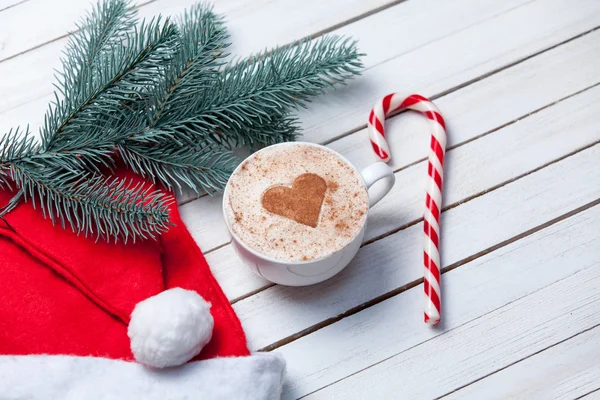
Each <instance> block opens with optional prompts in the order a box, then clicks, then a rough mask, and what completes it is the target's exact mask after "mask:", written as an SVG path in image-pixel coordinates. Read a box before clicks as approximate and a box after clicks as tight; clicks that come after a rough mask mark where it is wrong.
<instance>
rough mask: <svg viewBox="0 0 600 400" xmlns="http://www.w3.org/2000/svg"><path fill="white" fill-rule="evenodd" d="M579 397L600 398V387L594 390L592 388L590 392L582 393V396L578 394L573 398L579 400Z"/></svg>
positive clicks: (590, 399) (592, 399) (588, 399)
mask: <svg viewBox="0 0 600 400" xmlns="http://www.w3.org/2000/svg"><path fill="white" fill-rule="evenodd" d="M581 399H585V400H598V399H600V387H599V388H598V389H596V390H592V391H591V392H588V393H586V394H584V395H583V396H579V397H577V398H575V399H573V400H581Z"/></svg>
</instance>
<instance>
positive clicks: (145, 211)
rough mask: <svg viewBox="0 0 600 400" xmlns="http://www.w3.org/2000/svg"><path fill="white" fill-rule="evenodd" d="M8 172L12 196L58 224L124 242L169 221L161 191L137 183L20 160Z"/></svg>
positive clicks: (159, 228)
mask: <svg viewBox="0 0 600 400" xmlns="http://www.w3.org/2000/svg"><path fill="white" fill-rule="evenodd" d="M11 177H12V179H13V180H14V182H15V183H16V185H17V187H18V188H19V189H20V190H19V192H18V193H17V195H16V196H15V198H17V199H20V197H23V198H24V199H25V200H28V201H30V202H31V203H32V204H33V206H34V207H40V208H41V210H42V213H43V215H44V217H46V218H50V219H51V220H52V222H53V223H55V222H56V221H57V220H60V222H61V223H62V226H63V228H64V227H65V226H66V223H68V224H69V226H70V227H71V229H72V230H73V231H74V232H76V233H77V234H80V233H83V234H84V235H86V236H88V235H95V236H96V238H105V239H110V238H113V239H115V240H117V239H124V240H125V241H127V240H128V239H129V238H132V239H133V240H135V239H136V238H155V237H156V234H160V233H162V232H164V231H166V230H167V229H168V226H169V215H168V207H169V205H170V203H169V200H168V198H167V196H166V195H165V194H164V193H162V192H160V191H151V190H149V189H148V188H147V187H146V186H145V185H144V184H143V183H138V184H133V183H132V181H131V180H127V179H115V178H105V177H102V176H97V175H90V174H84V175H81V174H74V173H72V172H69V171H64V170H60V169H53V170H48V168H46V169H36V168H31V167H30V166H24V165H22V164H21V163H14V164H12V165H11ZM12 203H13V202H12V201H11V203H10V204H9V205H11V204H12ZM8 211H10V209H5V210H3V211H2V213H1V214H0V217H1V216H3V215H5V214H6V212H8Z"/></svg>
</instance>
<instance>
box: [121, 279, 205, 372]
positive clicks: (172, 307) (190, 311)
mask: <svg viewBox="0 0 600 400" xmlns="http://www.w3.org/2000/svg"><path fill="white" fill-rule="evenodd" d="M213 327H214V320H213V317H212V315H211V314H210V303H208V302H207V301H206V300H204V299H203V298H202V296H200V295H199V294H198V293H196V292H194V291H193V290H185V289H182V288H173V289H169V290H165V291H164V292H161V293H159V294H157V295H156V296H152V297H149V298H147V299H146V300H144V301H141V302H139V303H138V304H137V305H136V306H135V309H134V310H133V313H131V321H130V322H129V327H128V329H127V335H129V339H130V340H131V352H132V353H133V356H134V357H135V359H136V360H137V361H138V362H140V363H142V364H144V365H148V366H150V367H155V368H164V367H174V366H176V365H181V364H183V363H185V362H188V361H189V360H191V359H192V358H194V357H195V356H197V355H198V354H200V351H201V350H202V348H203V347H204V346H205V345H206V344H207V343H208V342H209V341H210V338H211V337H212V331H213Z"/></svg>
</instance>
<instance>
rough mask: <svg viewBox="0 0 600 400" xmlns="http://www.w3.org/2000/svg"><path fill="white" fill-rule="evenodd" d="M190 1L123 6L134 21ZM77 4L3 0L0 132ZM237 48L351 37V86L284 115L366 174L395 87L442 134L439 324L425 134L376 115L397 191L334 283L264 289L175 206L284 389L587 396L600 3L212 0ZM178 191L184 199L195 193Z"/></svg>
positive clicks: (17, 113) (594, 358) (45, 95)
mask: <svg viewBox="0 0 600 400" xmlns="http://www.w3.org/2000/svg"><path fill="white" fill-rule="evenodd" d="M192 3H193V1H192V0H174V1H173V0H170V1H167V0H154V1H146V0H137V1H136V2H135V4H136V5H137V6H138V7H139V12H140V15H141V16H150V15H154V14H157V13H163V14H165V15H176V14H177V13H179V12H180V11H181V10H183V9H184V8H186V7H188V6H189V5H191V4H192ZM88 6H89V4H88V2H81V1H78V0H57V1H53V2H47V1H44V0H25V1H19V0H0V129H1V130H2V131H3V132H4V131H6V130H7V129H8V128H10V127H12V126H15V125H17V124H21V125H24V124H27V123H30V124H31V125H32V126H33V127H34V128H35V127H36V126H37V125H39V123H40V121H41V120H42V117H43V112H44V110H45V108H46V106H47V103H48V101H49V99H50V97H51V93H52V76H53V73H54V72H53V69H54V68H58V67H59V65H60V62H59V57H60V52H61V49H62V48H63V46H64V45H65V42H66V36H65V35H66V34H67V31H69V30H71V29H73V28H74V26H75V25H74V22H75V21H76V19H77V17H78V16H79V15H81V14H82V13H83V12H85V10H87V9H88ZM215 8H216V10H217V11H219V12H223V13H225V14H226V15H227V21H228V27H229V29H230V31H231V34H232V40H233V41H234V45H233V46H232V47H231V51H232V53H234V54H236V55H245V54H249V53H252V52H256V51H259V50H261V49H263V48H265V47H272V46H277V45H283V44H287V43H291V42H294V41H295V40H299V39H301V38H304V37H308V36H319V35H322V34H323V33H327V32H331V33H334V34H342V35H350V36H353V37H355V38H356V39H358V40H359V46H360V48H361V50H363V51H364V52H365V53H366V54H367V56H366V57H365V65H366V70H365V72H364V74H363V76H362V77H360V78H359V79H358V80H356V81H355V82H353V83H351V84H350V85H348V86H347V87H344V88H341V89H340V90H338V91H336V92H333V93H330V94H327V95H325V96H322V97H321V98H319V99H317V100H316V101H315V102H314V103H313V104H312V105H311V106H310V107H309V108H308V109H307V110H301V111H300V112H299V115H300V119H301V122H302V126H303V129H304V140H307V141H312V142H318V143H327V145H328V146H329V147H331V148H333V149H335V150H337V151H339V152H341V153H342V154H344V155H345V156H346V157H347V158H348V159H350V160H351V161H352V162H353V163H355V164H356V165H357V166H358V167H359V168H363V167H365V166H367V165H369V164H370V163H372V162H373V161H375V157H374V156H373V155H372V154H371V153H370V149H369V148H368V141H367V135H366V131H365V130H364V127H365V126H366V116H367V115H368V111H369V109H370V107H371V106H372V104H373V102H374V101H376V100H377V99H378V98H379V97H381V96H383V95H385V94H387V93H388V92H390V91H403V92H408V91H416V92H419V93H421V94H423V95H427V96H433V97H435V98H436V100H435V101H436V103H437V104H438V105H439V107H440V109H441V110H442V112H443V114H444V116H445V118H446V121H447V125H448V132H449V149H448V152H447V164H446V176H445V177H446V182H445V192H444V207H445V208H444V212H443V214H442V266H443V267H444V271H445V273H444V274H443V279H442V280H443V283H442V285H443V308H444V310H443V322H442V324H441V325H440V326H439V327H437V328H435V329H429V328H427V327H426V326H425V325H424V324H423V323H422V321H421V314H422V310H421V307H422V285H421V283H420V278H421V276H422V275H421V274H422V271H421V262H422V261H421V250H420V248H421V235H422V233H421V230H422V226H421V223H420V221H421V213H422V206H423V204H422V203H423V194H424V192H423V187H424V186H423V185H424V178H425V164H424V162H423V160H424V158H425V156H426V154H427V140H428V138H427V125H426V123H425V121H424V120H423V119H421V118H420V116H418V115H413V114H406V113H405V114H402V115H400V116H398V117H395V118H392V119H391V120H389V121H388V124H389V125H388V132H389V137H390V144H391V147H392V157H393V159H392V162H391V163H390V165H391V166H392V167H393V168H394V169H395V171H396V178H397V186H396V187H395V188H394V190H393V192H392V193H391V194H390V196H389V197H388V198H386V199H385V200H384V201H382V202H381V203H380V204H378V205H377V207H376V208H374V209H373V210H372V211H371V213H370V215H369V227H368V231H367V235H366V238H365V241H366V242H367V244H366V245H365V246H363V248H362V249H361V250H360V251H359V254H358V256H357V258H356V259H355V260H354V261H353V262H352V264H351V265H350V266H349V267H348V268H347V269H346V270H345V271H343V272H342V273H341V274H340V275H338V276H337V277H334V278H333V279H331V280H330V281H328V282H325V283H323V284H321V285H317V286H313V287H306V288H286V287H278V286H273V285H271V284H269V283H268V282H266V281H265V280H263V279H262V278H260V277H257V276H255V275H253V274H252V273H250V272H249V271H248V270H247V269H245V268H244V267H243V266H242V265H241V264H240V262H239V260H238V259H237V257H236V255H235V254H234V252H233V250H232V248H231V247H230V246H229V245H228V241H229V238H228V236H227V231H226V229H225V226H224V224H223V220H222V216H221V212H220V197H219V196H215V197H209V196H205V197H202V198H200V199H197V200H193V199H191V198H190V197H189V196H188V197H186V196H183V197H182V198H181V199H180V200H181V201H182V202H183V203H186V204H184V205H182V206H181V207H180V210H181V214H182V216H183V218H184V220H185V222H186V224H187V226H188V227H189V229H190V231H191V233H192V234H193V236H194V238H195V239H196V241H197V242H198V244H199V245H200V246H201V248H202V249H203V250H204V251H205V253H206V255H207V259H208V261H209V263H210V264H211V268H212V269H213V271H214V274H215V276H216V277H217V279H218V280H219V282H220V283H221V285H222V286H223V289H224V290H225V293H226V294H227V296H228V298H229V299H230V300H231V301H232V302H233V303H234V308H235V310H236V311H237V313H238V315H239V316H240V319H241V320H242V323H243V325H244V327H245V329H246V332H247V336H248V340H249V344H250V346H251V348H252V349H253V350H258V349H265V350H273V351H279V352H281V353H282V354H283V355H284V357H285V358H286V360H287V362H288V367H289V368H288V382H287V383H286V386H285V389H284V395H283V397H284V398H286V399H287V398H290V399H292V398H299V397H303V396H307V397H308V398H311V399H312V398H314V399H329V398H332V399H370V398H379V399H429V398H438V397H442V396H444V397H446V398H460V399H488V398H489V399H504V398H523V399H538V398H539V399H555V398H556V399H576V398H584V399H586V400H594V399H599V398H600V327H599V325H600V229H599V228H598V226H599V224H600V205H599V203H600V169H599V168H598V166H599V165H600V144H599V143H600V123H599V122H598V121H599V120H600V119H599V118H598V115H600V85H599V84H600V75H599V74H598V71H600V30H597V29H598V28H600V2H599V1H597V0H506V1H496V0H455V1H444V0H405V1H400V0H368V1H364V0H332V1H319V0H305V1H296V0H259V1H250V0H220V1H218V2H216V5H215ZM192 200H193V201H192Z"/></svg>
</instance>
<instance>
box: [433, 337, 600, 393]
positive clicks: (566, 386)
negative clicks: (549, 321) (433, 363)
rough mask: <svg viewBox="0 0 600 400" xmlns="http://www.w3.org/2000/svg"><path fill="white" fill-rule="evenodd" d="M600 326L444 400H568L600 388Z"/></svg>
mask: <svg viewBox="0 0 600 400" xmlns="http://www.w3.org/2000/svg"><path fill="white" fill-rule="evenodd" d="M598 360H600V327H596V328H593V329H590V330H589V331H586V332H583V333H581V334H578V335H576V336H575V337H573V338H571V339H568V340H566V341H564V342H562V343H559V344H557V345H555V346H552V347H550V348H549V349H547V350H544V351H542V352H541V353H539V354H535V355H533V356H531V357H530V358H527V359H525V360H523V361H521V362H518V363H516V364H514V365H511V366H509V367H508V368H506V369H503V370H501V371H499V372H497V373H495V374H493V375H490V376H488V377H486V378H485V379H482V380H480V381H477V382H476V383H474V384H471V385H469V386H467V387H465V388H464V389H461V390H458V391H457V392H454V393H451V394H450V395H448V396H445V397H443V399H448V400H450V399H474V398H480V399H481V398H485V399H489V400H492V399H498V400H501V399H509V398H510V399H514V400H519V399H522V400H529V399H555V400H568V399H573V398H575V397H579V396H582V395H585V394H587V393H589V392H591V391H592V390H596V389H600V362H598Z"/></svg>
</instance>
